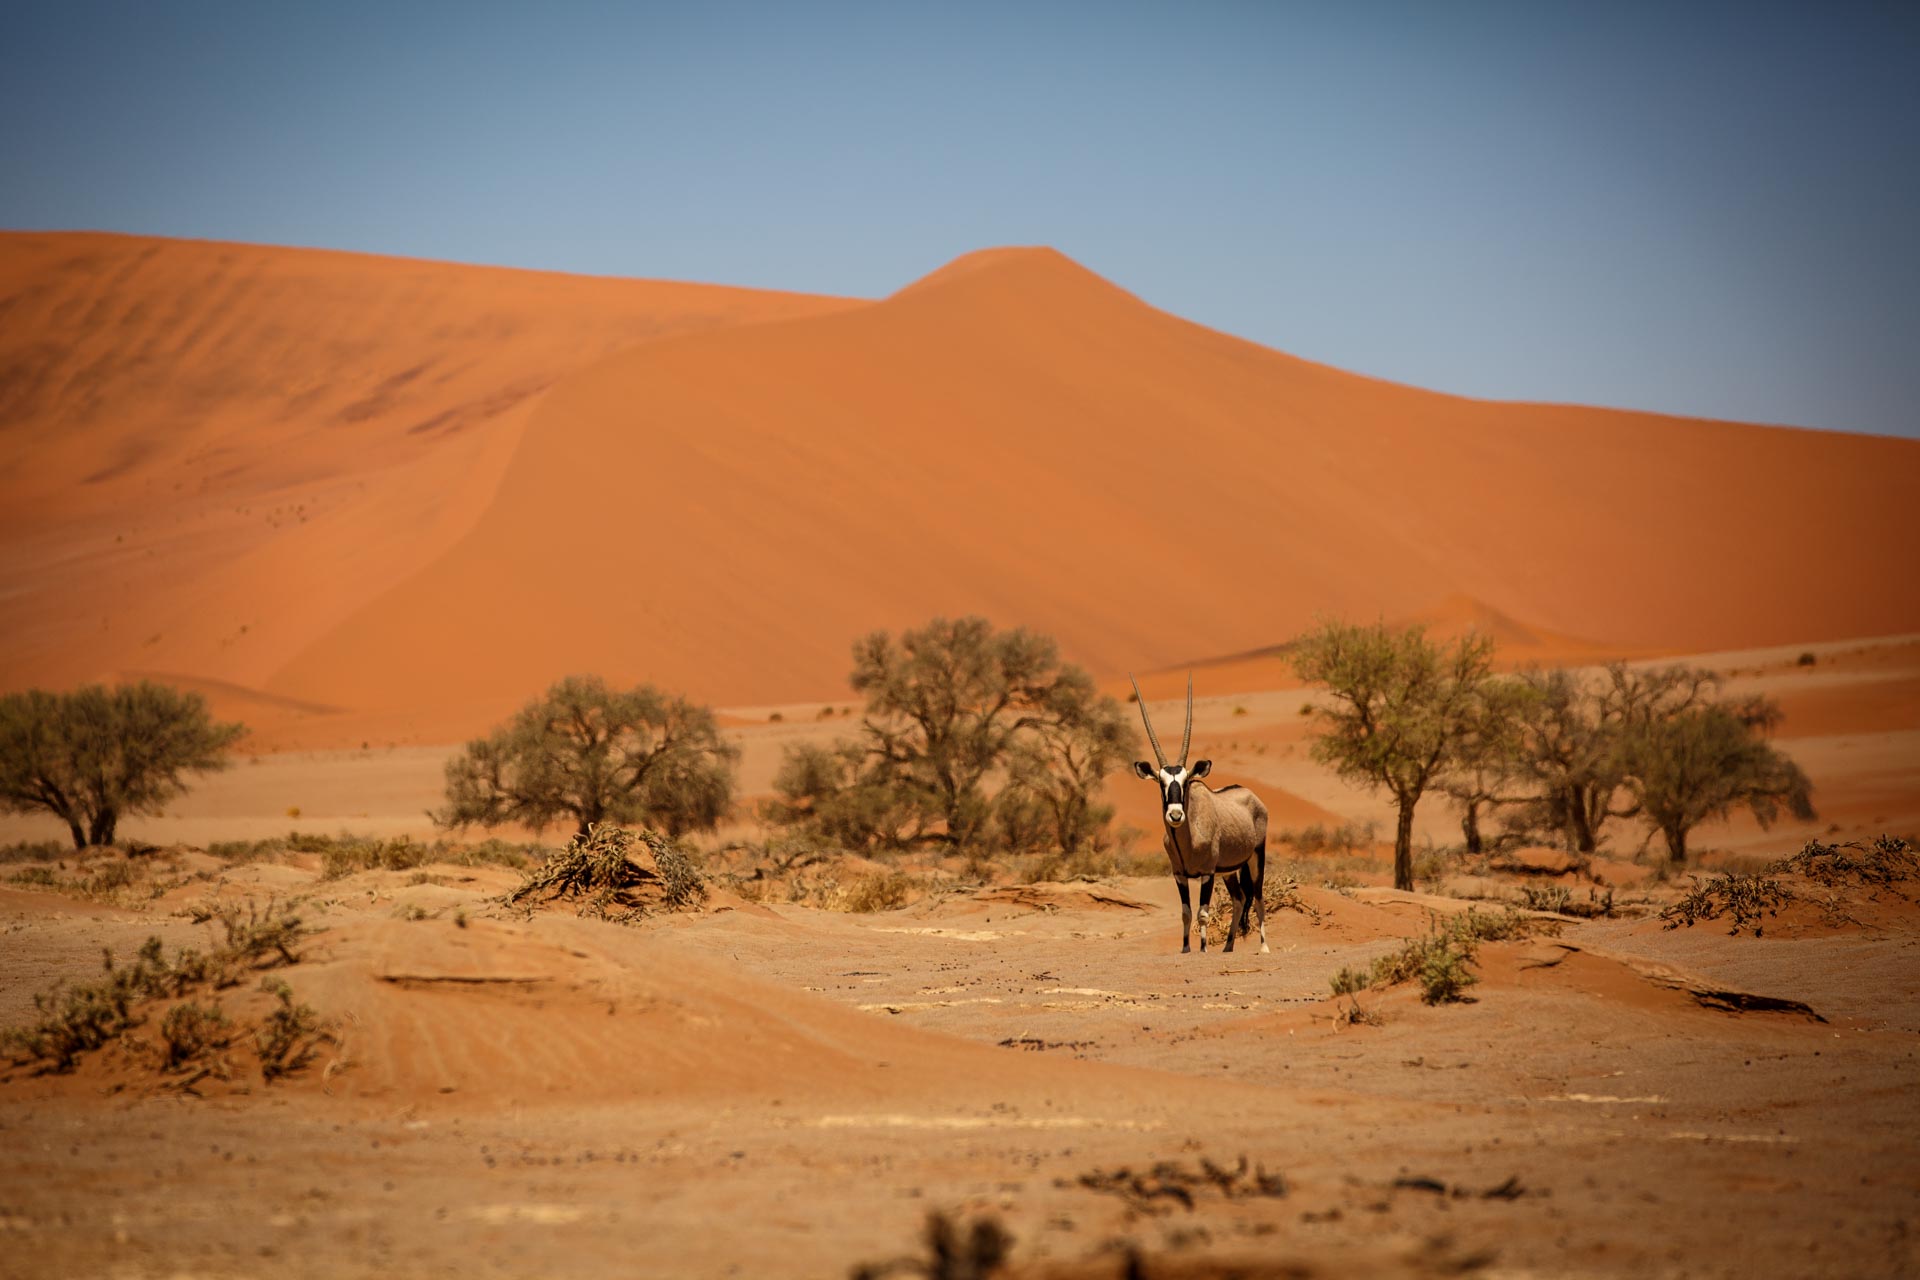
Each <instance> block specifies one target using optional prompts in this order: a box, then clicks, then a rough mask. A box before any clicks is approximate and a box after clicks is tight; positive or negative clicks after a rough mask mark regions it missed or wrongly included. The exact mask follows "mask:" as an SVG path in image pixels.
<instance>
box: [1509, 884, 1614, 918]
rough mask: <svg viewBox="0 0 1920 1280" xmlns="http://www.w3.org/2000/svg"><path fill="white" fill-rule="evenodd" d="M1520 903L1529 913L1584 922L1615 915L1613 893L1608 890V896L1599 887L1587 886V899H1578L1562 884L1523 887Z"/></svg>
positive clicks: (1609, 888) (1524, 885) (1611, 890)
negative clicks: (1539, 913) (1583, 920)
mask: <svg viewBox="0 0 1920 1280" xmlns="http://www.w3.org/2000/svg"><path fill="white" fill-rule="evenodd" d="M1520 901H1521V904H1522V905H1523V906H1525V907H1526V909H1527V910H1529V911H1551V912H1552V913H1554V914H1555V915H1561V916H1579V917H1580V918H1582V919H1585V920H1597V919H1600V918H1603V917H1607V916H1611V915H1613V913H1614V907H1613V889H1612V887H1611V886H1609V887H1608V889H1607V890H1606V892H1605V893H1602V892H1601V891H1600V888H1599V886H1597V885H1589V886H1587V896H1586V897H1585V898H1576V897H1574V896H1573V891H1572V890H1571V889H1569V888H1568V887H1567V886H1566V885H1563V884H1546V885H1532V884H1523V885H1521V886H1520Z"/></svg>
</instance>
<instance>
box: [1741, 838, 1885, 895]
mask: <svg viewBox="0 0 1920 1280" xmlns="http://www.w3.org/2000/svg"><path fill="white" fill-rule="evenodd" d="M1773 869H1774V870H1775V871H1791V872H1797V873H1798V874H1800V875H1803V876H1805V877H1806V878H1807V879H1809V880H1812V881H1813V882H1815V883H1816V884H1823V885H1826V886H1827V887H1828V888H1836V887H1839V886H1843V885H1852V884H1863V885H1872V886H1874V887H1875V888H1890V887H1892V886H1893V885H1896V884H1899V883H1901V882H1902V881H1906V880H1914V879H1920V854H1916V853H1915V851H1914V848H1913V845H1912V843H1911V842H1909V841H1907V840H1903V839H1902V838H1900V837H1899V836H1888V835H1883V836H1879V837H1877V838H1876V839H1875V840H1874V841H1873V842H1872V843H1871V844H1862V843H1860V842H1859V841H1857V840H1848V841H1843V842H1841V843H1839V844H1825V843H1823V842H1821V841H1819V840H1809V841H1807V843H1806V846H1805V847H1804V848H1802V849H1801V850H1800V852H1798V853H1796V854H1794V855H1793V856H1792V857H1790V858H1782V859H1781V860H1780V861H1779V862H1777V863H1775V864H1774V866H1773Z"/></svg>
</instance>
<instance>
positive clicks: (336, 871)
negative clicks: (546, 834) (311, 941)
mask: <svg viewBox="0 0 1920 1280" xmlns="http://www.w3.org/2000/svg"><path fill="white" fill-rule="evenodd" d="M207 852H208V853H210V854H212V855H213V856H214V857H216V858H220V859H223V860H224V861H227V862H230V863H234V864H244V863H250V862H265V861H271V860H274V859H278V858H281V857H284V856H285V855H287V854H290V853H291V854H313V853H317V854H319V855H321V878H322V879H328V880H331V879H338V878H339V877H341V876H347V875H353V874H356V873H358V872H361V871H371V870H376V869H384V870H390V871H405V870H410V869H412V868H414V867H420V866H426V865H428V864H432V863H444V864H447V865H449V866H458V867H483V866H500V867H510V868H512V869H513V870H516V871H524V870H525V869H526V868H527V867H528V866H529V865H531V864H532V863H533V862H535V861H537V860H540V859H543V858H545V857H546V856H547V855H548V854H549V853H551V852H552V850H551V849H550V848H548V847H546V846H542V845H534V844H514V843H512V842H510V841H506V840H500V839H488V840H482V841H478V842H472V841H463V840H447V839H440V840H434V841H432V842H430V843H420V842H417V841H413V840H410V839H408V838H407V837H404V836H402V837H399V838H396V839H393V840H383V839H380V838H378V837H374V836H358V835H353V834H351V833H348V832H342V833H341V834H339V835H334V836H326V835H315V834H308V833H303V832H299V831H291V832H288V833H287V834H286V835H284V836H273V837H270V838H268V839H265V840H216V841H214V842H213V843H212V844H210V845H208V846H207Z"/></svg>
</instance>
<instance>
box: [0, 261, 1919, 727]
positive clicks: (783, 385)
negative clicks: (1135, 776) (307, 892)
mask: <svg viewBox="0 0 1920 1280" xmlns="http://www.w3.org/2000/svg"><path fill="white" fill-rule="evenodd" d="M0 281H4V283H5V285H6V286H7V287H8V289H9V290H10V297H11V300H10V301H9V302H8V303H7V304H6V306H7V310H6V312H5V314H6V316H7V322H6V330H5V339H4V344H0V358H4V360H5V367H7V368H8V369H10V370H12V371H13V372H12V374H11V376H10V377H8V378H7V379H6V380H5V383H4V385H5V388H6V390H5V391H4V393H0V394H4V396H5V397H6V399H5V405H6V412H7V415H8V416H7V424H8V425H7V426H6V427H5V428H4V429H0V451H4V454H5V456H6V458H7V460H8V463H9V466H8V468H7V474H8V479H7V480H6V481H5V482H4V485H3V486H0V496H4V497H6V498H7V500H8V514H6V515H5V516H3V517H0V521H4V524H3V525H0V528H4V531H5V532H4V536H5V547H4V551H0V592H4V593H6V594H7V595H8V596H9V597H10V600H11V603H12V605H13V612H12V614H11V616H10V619H9V626H8V629H7V633H6V635H5V637H4V639H3V640H0V661H3V662H4V670H5V681H6V683H7V684H8V685H10V686H19V685H25V684H34V683H39V684H62V683H70V682H73V681H77V680H81V679H86V678H93V677H97V676H98V675H100V674H102V673H105V672H110V671H118V670H130V669H137V670H163V671H170V672H175V673H179V674H182V675H185V676H190V677H193V678H196V679H202V680H220V681H227V682H230V683H233V684H236V685H241V686H245V687H247V688H248V689H252V690H261V691H264V692H265V693H266V694H268V695H270V696H272V697H274V698H282V699H291V700H294V701H296V702H300V703H307V704H315V705H320V706H326V707H334V708H341V709H342V710H343V712H344V713H345V714H346V717H347V718H346V719H343V720H342V723H341V727H340V729H339V740H340V741H342V742H347V741H359V740H360V739H361V738H363V737H365V736H366V735H365V734H364V733H362V732H360V731H359V730H358V729H357V728H356V727H355V725H356V723H357V722H355V721H353V720H352V717H355V716H358V717H361V718H363V719H364V718H367V717H373V718H376V719H378V720H379V721H380V722H381V724H382V725H383V727H389V728H390V727H391V725H392V724H393V723H394V722H395V720H396V718H399V719H403V720H405V722H406V725H407V728H408V730H409V732H408V733H407V734H406V735H405V736H409V737H413V738H415V739H416V740H421V739H425V740H435V739H437V740H441V741H445V740H449V739H452V738H456V737H459V736H463V735H465V734H467V733H470V732H473V731H475V730H477V729H478V728H481V727H483V726H484V725H485V724H486V723H488V722H489V721H490V720H492V719H493V718H495V717H497V716H498V715H499V714H501V713H502V712H503V711H504V710H505V709H507V708H509V707H511V706H512V705H514V704H515V703H516V702H518V701H519V700H521V699H523V698H525V697H526V696H528V695H529V694H531V693H533V692H534V691H536V690H538V689H539V688H540V687H542V686H544V685H545V684H546V683H548V682H549V681H550V680H552V679H553V678H555V677H557V676H559V675H561V674H564V673H567V672H569V671H597V672H599V673H601V674H603V675H606V676H607V677H609V678H611V679H615V680H637V679H652V680H656V681H660V682H662V683H665V684H667V685H669V686H673V687H676V688H680V689H684V690H686V691H688V692H690V693H692V694H694V695H696V696H698V697H700V698H703V699H708V700H712V701H717V702H721V703H724V704H734V705H738V704H742V703H755V702H781V701H794V700H799V699H805V698H825V697H838V696H844V694H843V693H842V690H843V689H844V679H845V674H846V667H847V648H848V645H849V643H850V642H851V640H852V639H853V638H854V637H856V636H857V635H859V634H861V633H863V632H865V631H867V630H870V629H873V628H877V627H885V628H899V627H904V626H910V625H914V624H917V623H919V622H921V621H924V620H925V619H926V618H928V617H930V616H933V615H936V614H958V613H965V612H979V613H984V614H986V615H988V616H989V617H992V618H993V619H995V620H996V621H998V622H1000V623H1002V624H1026V625H1031V626H1036V627H1039V628H1041V629H1043V630H1045V631H1048V632H1050V633H1052V634H1053V635H1055V636H1056V637H1058V638H1059V640H1060V641H1061V644H1062V646H1063V648H1064V650H1065V651H1066V653H1067V654H1068V655H1069V656H1070V657H1072V658H1074V659H1076V660H1078V661H1081V662H1084V663H1087V664H1089V665H1090V666H1092V667H1093V668H1094V669H1095V670H1096V671H1097V672H1099V673H1100V674H1101V675H1103V676H1116V675H1118V674H1119V673H1122V672H1124V671H1126V670H1128V669H1129V668H1131V669H1135V670H1141V671H1151V670H1154V669H1169V668H1173V667H1175V666H1176V664H1185V663H1187V662H1190V661H1194V660H1196V659H1201V658H1205V657H1206V656H1207V655H1219V654H1236V653H1237V654H1253V653H1258V652H1259V651H1260V650H1262V648H1263V647H1267V646H1272V645H1274V644H1276V643H1279V642H1282V641H1284V640H1285V639H1286V638H1287V637H1289V636H1290V635H1292V634H1295V633H1296V632H1297V631H1298V630H1299V629H1300V628H1302V627H1303V626H1305V625H1307V624H1309V623H1310V622H1311V620H1312V619H1313V617H1314V616H1315V615H1316V614H1319V613H1322V612H1332V613H1342V614H1346V615H1349V616H1355V617H1371V616H1382V617H1389V618H1402V617H1409V616H1414V617H1423V618H1427V619H1428V620H1430V621H1433V622H1434V623H1435V624H1436V625H1440V626H1442V627H1443V628H1444V626H1450V625H1454V624H1456V623H1460V622H1462V621H1463V620H1464V621H1467V622H1481V623H1484V622H1487V621H1488V620H1492V623H1493V625H1494V626H1495V628H1496V630H1502V631H1503V634H1506V635H1507V637H1508V639H1509V640H1512V639H1513V637H1514V636H1515V635H1519V634H1520V633H1524V636H1522V639H1523V640H1524V641H1527V642H1530V643H1532V644H1533V646H1534V647H1535V648H1537V649H1538V650H1539V652H1541V653H1542V654H1546V653H1549V652H1559V651H1561V650H1562V649H1565V648H1566V647H1568V646H1573V645H1575V644H1576V642H1574V641H1572V640H1570V639H1569V637H1591V638H1592V642H1591V643H1592V644H1600V645H1604V646H1607V651H1609V652H1616V651H1634V650H1642V649H1664V650H1667V651H1681V650H1688V649H1692V650H1698V649H1702V648H1728V647H1734V646H1740V645H1760V644H1770V643H1784V642H1798V641H1809V640H1818V639H1822V638H1838V637H1845V636H1862V635H1884V634H1890V633H1895V632H1902V631H1912V630H1915V629H1920V604H1917V603H1916V602H1915V599H1914V597H1913V596H1912V594H1911V593H1909V592H1903V591H1900V590H1898V589H1897V588H1896V584H1897V583H1899V582H1900V581H1902V580H1903V579H1904V577H1906V576H1907V575H1909V574H1910V572H1911V570H1912V568H1913V566H1914V565H1915V564H1916V563H1920V533H1917V532H1916V531H1915V530H1914V527H1913V525H1912V522H1911V521H1910V520H1908V519H1906V518H1905V517H1904V515H1903V514H1901V513H1902V509H1903V508H1902V500H1903V497H1904V495H1905V494H1906V493H1907V492H1909V491H1910V490H1911V489H1912V487H1913V486H1914V483H1915V482H1916V480H1920V445H1916V444H1915V443H1914V442H1911V441H1905V440H1891V439H1878V438H1868V437H1858V436H1846V435H1839V434H1825V433H1816V432H1807V431H1796V430H1785V429H1774V428H1764V427H1750V426H1741V425H1737V424H1729V423H1717V422H1701V421H1691V420H1683V419H1676V418H1666V417H1659V416H1656V415H1649V414H1636V413H1623V412H1613V411H1602V410H1594V409H1581V408H1568V407H1557V406H1541V405H1518V404H1497V403H1488V402H1479V401H1470V400H1464V399H1459V398H1456V397H1449V396H1442V395H1437V394H1433V393H1429V392H1424V391H1418V390H1415V389H1412V388H1407V387H1400V386H1395V385H1392V384H1389V383H1384V382H1379V381H1375V380H1371V379H1366V378H1362V377H1357V376H1354V375H1351V374H1346V373H1342V372H1339V371H1337V370H1333V369H1329V368H1325V367H1323V366H1318V365H1314V364H1311V363H1308V362H1305V361H1301V360H1298V359H1294V358H1292V357H1289V356H1286V355H1284V354H1281V353H1279V352H1275V351H1271V350H1268V349H1265V348H1262V347H1259V346H1256V345H1253V344H1251V343H1247V342H1243V341H1239V340H1236V339H1233V338H1229V337H1226V336H1224V335H1221V334H1218V333H1215V332H1212V331H1209V330H1207V329H1204V328H1202V327H1200V326H1197V325H1193V324H1190V323H1188V322H1186V321H1183V320H1180V319H1177V318H1175V317H1173V316H1169V315H1167V314H1165V313H1162V312H1160V311H1157V310H1155V309H1153V308H1151V307H1148V306H1146V305H1145V304H1143V303H1141V302H1140V301H1139V300H1137V299H1135V298H1133V297H1132V296H1131V295H1129V294H1127V293H1126V292H1124V291H1123V290H1122V289H1120V288H1118V287H1116V286H1115V285H1113V284H1111V283H1109V282H1107V281H1105V280H1102V279H1100V278H1099V277H1097V276H1094V275H1093V274H1091V273H1089V272H1087V271H1085V270H1084V269H1082V268H1081V267H1079V266H1078V265H1077V264H1075V263H1073V262H1071V261H1070V260H1068V259H1066V258H1065V257H1063V256H1061V255H1059V254H1057V253H1055V252H1053V251H1051V250H1045V249H1011V250H995V251H991V252H986V253H980V254H972V255H968V256H967V257H965V258H962V259H960V260H958V261H956V262H955V263H952V264H950V265H949V266H947V267H945V268H942V269H941V270H940V271H937V272H935V273H933V274H932V275H930V276H928V277H927V278H925V279H923V280H921V281H919V282H917V283H915V284H913V285H911V286H909V287H907V288H904V289H902V290H900V291H899V292H897V293H896V294H894V295H892V296H891V297H889V298H887V299H884V300H881V301H878V302H873V303H858V304H856V303H848V302H845V301H841V300H830V299H817V298H796V297H792V296H788V295H772V294H756V293H752V292H748V291H743V290H723V289H705V288H702V287H699V286H690V285H663V284H658V283H653V282H628V281H611V280H585V279H579V278H573V277H556V276H543V275H537V274H534V273H521V272H507V271H496V270H488V269H481V268H464V267H453V266H444V265H439V264H427V263H417V262H396V261H388V260H380V259H369V258H362V257H355V256H351V255H337V254H318V253H305V252H298V251H290V250H271V249H252V248H241V247H237V246H222V245H197V244H178V243H172V242H160V241H136V240H125V239H121V238H112V237H67V236H15V237H10V238H7V239H5V240H4V241H0ZM763 322H764V323H763ZM1436 602H1439V603H1436ZM1515 619H1518V620H1523V621H1513V620H1515ZM1580 643H1582V644H1584V643H1586V642H1580ZM1149 696H1164V695H1163V694H1162V693H1161V692H1160V691H1158V690H1153V691H1150V693H1149ZM257 705H259V704H256V709H257ZM302 740H303V741H306V742H308V743H310V744H311V743H314V742H317V741H318V739H314V738H313V737H312V735H311V734H308V735H307V736H306V737H304V738H303V739H302Z"/></svg>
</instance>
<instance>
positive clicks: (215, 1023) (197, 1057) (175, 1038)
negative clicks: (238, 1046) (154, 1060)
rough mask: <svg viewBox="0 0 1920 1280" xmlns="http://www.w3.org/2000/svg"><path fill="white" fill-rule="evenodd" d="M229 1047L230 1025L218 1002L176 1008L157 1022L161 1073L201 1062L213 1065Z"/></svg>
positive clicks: (230, 1038)
mask: <svg viewBox="0 0 1920 1280" xmlns="http://www.w3.org/2000/svg"><path fill="white" fill-rule="evenodd" d="M232 1043H233V1023H231V1022H229V1021H228V1020H227V1015H226V1012H225V1011H224V1010H223V1009H221V1007H220V1004H219V1002H218V1001H215V1002H214V1003H212V1004H210V1005H204V1006H203V1005H199V1004H195V1003H194V1002H192V1001H188V1002H187V1003H185V1004H177V1005H175V1006H173V1008H171V1009H169V1010H167V1016H166V1017H165V1018H163V1019H161V1020H160V1054H161V1070H163V1071H182V1070H185V1069H186V1068H187V1067H190V1066H194V1065H198V1064H200V1063H202V1062H212V1061H217V1059H218V1057H219V1054H220V1052H221V1051H222V1050H224V1049H225V1048H226V1047H227V1046H228V1045H230V1044H232Z"/></svg>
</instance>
